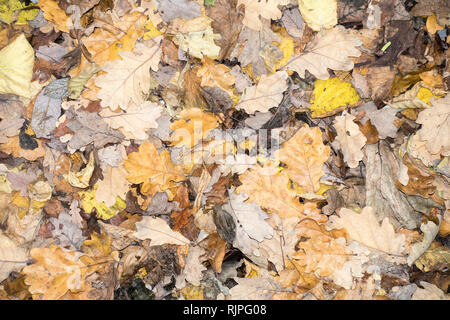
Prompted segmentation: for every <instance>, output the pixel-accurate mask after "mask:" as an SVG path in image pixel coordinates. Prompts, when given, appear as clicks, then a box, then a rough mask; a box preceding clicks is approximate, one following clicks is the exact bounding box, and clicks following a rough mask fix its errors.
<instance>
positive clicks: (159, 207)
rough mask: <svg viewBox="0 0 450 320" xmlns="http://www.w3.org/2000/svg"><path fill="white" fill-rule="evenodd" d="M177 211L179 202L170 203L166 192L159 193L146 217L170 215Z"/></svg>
mask: <svg viewBox="0 0 450 320" xmlns="http://www.w3.org/2000/svg"><path fill="white" fill-rule="evenodd" d="M175 210H178V202H169V196H168V195H167V193H166V192H157V193H156V194H155V195H154V196H153V198H152V202H151V203H150V205H149V206H148V208H147V210H146V211H145V212H144V215H161V214H168V213H171V212H172V211H175Z"/></svg>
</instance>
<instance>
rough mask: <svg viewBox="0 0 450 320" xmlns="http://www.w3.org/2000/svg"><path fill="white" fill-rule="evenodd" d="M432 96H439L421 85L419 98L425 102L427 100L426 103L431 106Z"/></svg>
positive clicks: (418, 93)
mask: <svg viewBox="0 0 450 320" xmlns="http://www.w3.org/2000/svg"><path fill="white" fill-rule="evenodd" d="M432 97H437V96H435V95H434V94H433V92H431V90H430V89H427V88H424V87H421V88H420V89H419V92H417V98H419V99H420V100H422V101H423V102H425V103H426V104H428V105H430V106H431V103H430V99H431V98H432Z"/></svg>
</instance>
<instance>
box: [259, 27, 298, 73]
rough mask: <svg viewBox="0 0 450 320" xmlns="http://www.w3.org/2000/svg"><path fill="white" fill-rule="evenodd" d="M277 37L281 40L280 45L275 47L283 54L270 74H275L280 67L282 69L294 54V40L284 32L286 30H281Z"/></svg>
mask: <svg viewBox="0 0 450 320" xmlns="http://www.w3.org/2000/svg"><path fill="white" fill-rule="evenodd" d="M278 35H279V36H280V38H281V43H280V44H279V45H277V47H278V48H279V49H280V50H281V51H282V52H283V58H281V59H280V60H279V61H278V62H277V63H276V64H275V65H274V66H273V68H272V70H271V71H272V72H276V71H277V70H279V69H281V67H284V66H285V65H286V64H287V63H288V61H289V60H290V59H291V57H292V55H293V54H294V39H292V37H291V36H290V35H289V34H288V33H287V32H286V29H284V28H283V29H282V31H281V32H279V33H278ZM266 64H267V63H266ZM268 66H269V65H268ZM269 67H270V66H269Z"/></svg>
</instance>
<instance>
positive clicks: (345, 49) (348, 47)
mask: <svg viewBox="0 0 450 320" xmlns="http://www.w3.org/2000/svg"><path fill="white" fill-rule="evenodd" d="M361 44H362V42H361V40H359V39H358V38H356V37H354V36H351V35H349V34H348V33H347V31H346V30H345V28H344V27H343V26H336V27H334V28H333V29H330V30H324V31H321V32H320V33H318V34H317V35H316V37H315V38H314V40H313V41H312V42H310V43H309V44H308V45H307V46H306V49H305V50H304V51H303V53H302V54H300V55H295V56H294V57H292V58H291V59H290V61H289V62H288V63H287V65H286V67H287V68H289V69H292V70H294V71H296V72H297V73H298V74H299V76H300V77H301V78H305V71H306V70H308V71H309V72H310V73H312V74H313V75H314V76H315V77H316V78H318V79H321V80H327V79H328V78H329V77H330V76H329V74H328V68H329V69H332V70H342V71H350V70H352V69H353V61H352V60H351V59H349V57H359V56H360V55H361V52H360V51H359V50H358V49H357V46H359V45H361Z"/></svg>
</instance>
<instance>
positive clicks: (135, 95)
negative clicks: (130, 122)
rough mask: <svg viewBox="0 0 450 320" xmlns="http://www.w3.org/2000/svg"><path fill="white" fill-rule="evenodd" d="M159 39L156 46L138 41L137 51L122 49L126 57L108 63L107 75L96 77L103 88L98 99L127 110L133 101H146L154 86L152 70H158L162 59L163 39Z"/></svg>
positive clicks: (113, 107)
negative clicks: (161, 43) (151, 76)
mask: <svg viewBox="0 0 450 320" xmlns="http://www.w3.org/2000/svg"><path fill="white" fill-rule="evenodd" d="M158 39H159V40H158V41H157V44H156V45H153V46H152V47H147V46H146V45H144V44H137V45H136V46H135V50H134V51H133V52H126V51H124V52H120V56H121V57H122V60H117V61H110V62H108V63H107V64H105V66H104V67H103V71H105V72H107V74H106V75H101V76H99V77H97V79H96V80H95V84H96V85H97V86H98V87H100V88H101V89H100V91H99V92H98V98H99V99H101V100H102V102H101V105H102V107H109V108H110V109H111V110H115V109H117V108H121V109H122V110H127V109H128V107H129V106H130V102H133V103H134V104H137V105H140V104H141V103H143V102H144V101H145V97H146V94H147V93H148V90H149V89H150V81H151V78H150V73H149V69H150V68H151V69H152V70H153V71H158V64H159V61H160V59H161V46H160V42H161V39H160V38H158Z"/></svg>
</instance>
